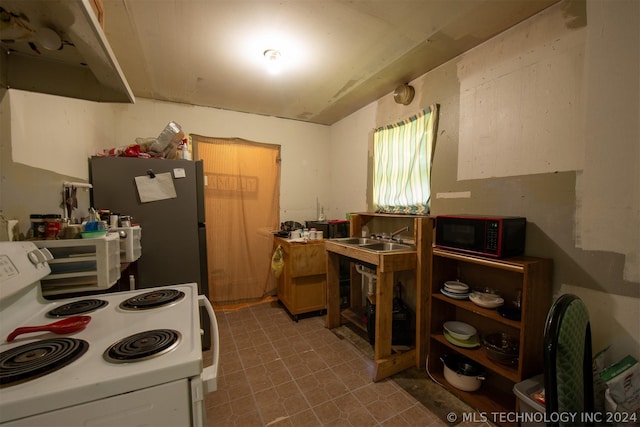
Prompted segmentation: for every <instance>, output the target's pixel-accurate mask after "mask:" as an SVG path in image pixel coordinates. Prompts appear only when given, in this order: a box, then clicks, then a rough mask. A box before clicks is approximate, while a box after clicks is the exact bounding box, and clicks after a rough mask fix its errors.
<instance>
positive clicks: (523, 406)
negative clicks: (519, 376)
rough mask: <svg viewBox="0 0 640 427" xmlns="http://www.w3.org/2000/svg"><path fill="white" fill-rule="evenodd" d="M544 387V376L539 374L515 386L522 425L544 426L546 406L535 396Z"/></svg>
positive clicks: (526, 426)
mask: <svg viewBox="0 0 640 427" xmlns="http://www.w3.org/2000/svg"><path fill="white" fill-rule="evenodd" d="M542 389H544V376H543V375H537V376H535V377H532V378H529V379H527V380H524V381H522V382H519V383H518V384H516V385H514V386H513V392H514V393H515V395H516V397H517V398H518V403H519V408H520V410H519V413H518V417H519V419H520V420H521V422H520V426H521V427H529V426H543V425H545V423H544V416H545V407H544V405H543V404H542V403H540V402H538V401H537V400H535V399H534V398H533V395H534V393H536V392H539V391H541V390H542Z"/></svg>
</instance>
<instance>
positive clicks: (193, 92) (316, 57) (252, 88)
mask: <svg viewBox="0 0 640 427" xmlns="http://www.w3.org/2000/svg"><path fill="white" fill-rule="evenodd" d="M557 1H558V0H372V1H366V0H102V3H103V5H104V16H105V24H104V30H105V34H106V37H107V39H108V40H109V43H110V44H111V48H112V49H113V52H114V54H115V56H116V58H117V60H118V62H119V63H120V67H121V68H122V71H123V73H124V75H125V76H126V78H127V81H128V83H129V85H130V86H131V89H132V91H133V93H134V94H135V96H136V97H142V98H150V99H155V100H162V101H171V102H178V103H185V104H191V105H200V106H209V107H215V108H221V109H227V110H233V111H240V112H247V113H253V114H261V115H267V116H275V117H281V118H288V119H294V120H301V121H305V122H311V123H319V124H327V125H329V124H333V123H335V122H336V121H338V120H340V119H342V118H344V117H346V116H348V115H349V114H351V113H353V112H355V111H357V110H358V109H360V108H362V107H364V106H365V105H367V104H369V103H371V102H373V101H375V100H376V99H379V98H381V97H382V96H385V95H387V94H390V93H392V92H393V91H394V89H395V88H396V87H397V86H398V85H400V84H402V83H407V82H410V81H411V80H413V79H415V78H417V77H419V76H421V75H423V74H424V73H426V72H427V71H429V70H431V69H433V68H435V67H437V66H439V65H440V64H442V63H444V62H446V61H448V60H450V59H451V58H454V57H455V56H457V55H459V54H460V53H462V52H465V51H467V50H469V49H471V48H473V47H475V46H477V45H478V44H480V43H482V42H484V41H485V40H487V39H489V38H491V37H493V36H495V35H496V34H499V33H500V32H502V31H504V30H506V29H508V28H509V27H511V26H513V25H515V24H517V23H519V22H521V21H523V20H525V19H527V18H528V17H530V16H532V15H534V14H536V13H538V12H539V11H541V10H543V9H544V8H546V7H548V6H550V5H551V4H554V3H556V2H557ZM267 49H277V50H279V51H280V52H281V58H282V59H283V63H282V66H281V70H280V72H279V73H278V74H272V73H269V72H267V70H266V65H267V62H268V61H267V60H266V59H265V57H264V56H263V53H264V51H265V50H267ZM285 60H286V61H285Z"/></svg>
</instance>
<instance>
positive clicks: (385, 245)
mask: <svg viewBox="0 0 640 427" xmlns="http://www.w3.org/2000/svg"><path fill="white" fill-rule="evenodd" d="M360 247H361V248H362V249H366V250H369V251H376V252H387V251H413V250H415V246H413V245H405V244H404V243H395V242H376V243H371V244H366V245H360Z"/></svg>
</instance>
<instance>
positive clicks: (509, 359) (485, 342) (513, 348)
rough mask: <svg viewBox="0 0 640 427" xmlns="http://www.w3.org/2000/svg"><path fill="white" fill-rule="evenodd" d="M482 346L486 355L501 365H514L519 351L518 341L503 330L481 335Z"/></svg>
mask: <svg viewBox="0 0 640 427" xmlns="http://www.w3.org/2000/svg"><path fill="white" fill-rule="evenodd" d="M482 346H483V347H484V349H485V351H486V353H487V357H488V358H489V359H491V360H493V361H494V362H497V363H501V364H503V365H516V364H517V363H518V354H519V352H520V341H519V340H518V338H516V337H512V336H511V335H509V334H506V333H504V332H496V333H492V334H488V335H485V336H483V337H482Z"/></svg>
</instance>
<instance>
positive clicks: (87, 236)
mask: <svg viewBox="0 0 640 427" xmlns="http://www.w3.org/2000/svg"><path fill="white" fill-rule="evenodd" d="M107 231H109V230H95V231H82V232H81V233H80V235H81V236H82V238H83V239H94V238H96V237H101V236H104V235H105V234H107Z"/></svg>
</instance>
